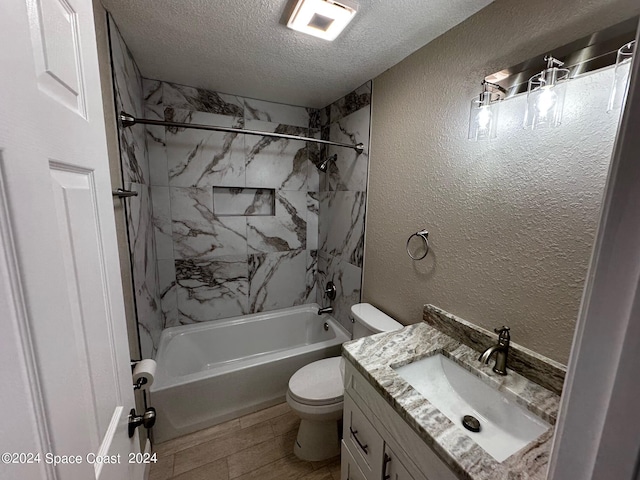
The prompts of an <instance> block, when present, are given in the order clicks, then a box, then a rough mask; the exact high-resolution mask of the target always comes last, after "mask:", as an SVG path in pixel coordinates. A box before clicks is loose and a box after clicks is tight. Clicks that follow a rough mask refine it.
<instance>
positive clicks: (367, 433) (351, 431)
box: [342, 394, 384, 480]
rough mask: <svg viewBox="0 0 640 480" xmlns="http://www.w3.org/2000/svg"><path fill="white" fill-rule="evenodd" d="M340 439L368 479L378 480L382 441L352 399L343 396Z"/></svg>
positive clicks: (382, 448)
mask: <svg viewBox="0 0 640 480" xmlns="http://www.w3.org/2000/svg"><path fill="white" fill-rule="evenodd" d="M342 440H343V442H344V443H345V445H346V447H347V448H348V449H349V451H350V452H351V455H353V458H354V459H355V461H356V463H357V464H358V466H359V467H360V469H361V470H362V471H363V473H364V474H365V477H366V478H368V479H369V480H380V471H381V468H382V454H383V451H384V442H383V440H382V437H381V436H380V434H379V433H378V432H377V431H376V429H375V428H374V427H373V425H372V424H371V422H370V421H369V420H368V419H367V418H366V417H365V415H364V414H363V413H362V410H360V409H359V408H358V407H357V406H356V404H355V403H354V402H353V399H352V398H351V397H350V396H349V395H348V394H345V396H344V419H343V435H342Z"/></svg>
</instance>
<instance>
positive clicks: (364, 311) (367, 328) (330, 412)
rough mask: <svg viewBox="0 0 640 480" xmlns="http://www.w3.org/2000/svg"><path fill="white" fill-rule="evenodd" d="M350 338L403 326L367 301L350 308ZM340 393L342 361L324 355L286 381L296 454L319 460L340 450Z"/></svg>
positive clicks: (341, 404) (342, 384)
mask: <svg viewBox="0 0 640 480" xmlns="http://www.w3.org/2000/svg"><path fill="white" fill-rule="evenodd" d="M351 314H352V316H353V320H354V322H355V323H354V324H353V339H354V340H355V339H358V338H362V337H366V336H369V335H373V334H374V333H380V332H391V331H393V330H399V329H401V328H403V327H404V325H402V324H400V323H398V322H396V321H395V320H394V319H393V318H391V317H389V316H388V315H386V314H385V313H383V312H381V311H380V310H378V309H377V308H376V307H374V306H373V305H371V304H369V303H358V304H357V305H353V306H352V307H351ZM343 395H344V360H343V358H342V357H332V358H325V359H323V360H318V361H317V362H313V363H310V364H309V365H305V366H304V367H302V368H301V369H300V370H298V371H297V372H296V373H294V374H293V376H292V377H291V379H290V380H289V389H288V391H287V403H288V404H289V406H290V407H291V409H292V410H293V411H294V412H295V413H296V414H297V415H298V416H299V417H300V419H301V420H300V428H299V429H298V437H297V438H296V443H295V445H294V447H293V452H294V453H295V454H296V456H297V457H298V458H300V459H302V460H306V461H313V462H315V461H320V460H326V459H328V458H331V457H334V456H336V455H338V454H339V453H340V420H341V419H342V406H343Z"/></svg>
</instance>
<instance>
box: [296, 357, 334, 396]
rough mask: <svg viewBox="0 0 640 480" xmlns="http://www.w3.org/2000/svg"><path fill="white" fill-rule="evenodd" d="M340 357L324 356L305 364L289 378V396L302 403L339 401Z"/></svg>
mask: <svg viewBox="0 0 640 480" xmlns="http://www.w3.org/2000/svg"><path fill="white" fill-rule="evenodd" d="M343 376H344V365H343V363H342V357H333V358H325V359H323V360H318V361H316V362H313V363H310V364H309V365H305V366H304V367H302V368H301V369H300V370H298V371H297V372H296V373H294V374H293V376H292V377H291V378H290V379H289V392H288V394H289V396H290V397H291V398H292V399H293V400H295V401H296V402H298V403H301V404H303V405H311V406H314V405H316V406H321V405H331V404H336V403H341V402H342V400H343V396H344V384H343Z"/></svg>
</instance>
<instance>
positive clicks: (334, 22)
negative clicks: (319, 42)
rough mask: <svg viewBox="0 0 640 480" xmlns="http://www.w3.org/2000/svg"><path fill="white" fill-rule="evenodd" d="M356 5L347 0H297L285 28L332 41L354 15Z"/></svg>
mask: <svg viewBox="0 0 640 480" xmlns="http://www.w3.org/2000/svg"><path fill="white" fill-rule="evenodd" d="M356 10H357V4H355V3H353V2H351V1H349V0H346V1H345V0H341V1H340V2H335V1H333V0H299V1H298V4H297V5H296V7H295V8H294V9H293V13H292V14H291V17H290V18H289V21H288V22H287V27H289V28H291V29H293V30H297V31H299V32H302V33H306V34H309V35H313V36H314V37H319V38H322V39H324V40H329V41H332V40H334V39H335V38H336V37H337V36H338V35H340V32H342V30H344V28H345V27H346V26H347V25H348V24H349V22H350V21H351V20H352V19H353V17H354V16H355V14H356Z"/></svg>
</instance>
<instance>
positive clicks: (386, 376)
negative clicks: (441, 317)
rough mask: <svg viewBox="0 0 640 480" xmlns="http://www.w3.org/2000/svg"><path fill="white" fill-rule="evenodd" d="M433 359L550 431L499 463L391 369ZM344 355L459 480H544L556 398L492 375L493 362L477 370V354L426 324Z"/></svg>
mask: <svg viewBox="0 0 640 480" xmlns="http://www.w3.org/2000/svg"><path fill="white" fill-rule="evenodd" d="M436 353H442V354H444V355H446V356H447V357H449V358H450V359H452V360H454V361H455V362H456V363H458V364H459V365H461V366H462V367H464V368H466V369H467V370H469V371H470V372H472V373H474V374H475V375H476V376H478V377H479V378H480V379H482V380H483V381H484V382H485V383H487V384H489V385H492V386H493V387H494V388H496V389H498V390H500V391H501V392H503V394H504V395H505V396H507V397H509V398H510V399H511V400H514V401H515V402H517V403H518V404H519V405H521V406H522V407H524V408H526V409H528V410H530V411H531V412H533V413H535V414H536V415H538V416H539V417H540V418H542V419H544V420H546V421H547V422H548V423H550V424H551V425H552V427H551V428H549V430H548V431H547V432H545V433H544V434H543V435H542V436H540V437H539V438H538V439H537V440H535V441H533V442H531V443H530V444H529V445H527V446H526V447H524V448H523V449H521V450H520V451H518V452H516V453H514V454H513V455H511V456H510V457H509V458H507V459H506V460H505V461H503V462H502V463H499V462H498V461H496V460H495V459H494V458H493V457H492V456H491V455H489V454H488V453H487V452H485V450H483V449H482V448H481V447H480V446H479V445H478V444H476V443H475V442H474V441H473V440H472V439H471V438H470V437H469V436H467V435H466V434H465V433H464V431H463V430H462V428H460V427H459V426H457V425H454V424H453V422H451V421H450V420H449V419H448V418H447V417H446V416H445V415H444V414H442V413H441V412H440V411H439V410H438V409H437V408H435V407H434V406H433V405H432V404H431V403H429V402H428V401H427V400H426V399H425V398H424V397H423V396H422V395H421V394H420V393H418V392H417V391H416V390H414V389H413V387H411V386H410V385H409V384H408V383H407V382H406V381H405V380H404V379H402V378H401V377H400V376H399V375H397V374H396V373H395V371H394V370H393V369H392V367H399V366H402V365H406V364H408V363H411V362H413V361H416V360H419V359H421V358H424V357H428V356H430V355H433V354H436ZM343 355H344V356H345V357H346V359H347V360H348V361H350V362H351V363H352V364H353V365H354V366H355V367H356V369H357V370H358V371H359V372H360V373H361V374H363V376H364V377H365V378H366V379H367V380H368V381H369V382H370V383H371V385H372V386H373V387H374V388H375V389H376V390H377V391H378V392H379V393H380V394H381V395H382V396H383V398H385V400H386V401H387V402H388V403H389V404H390V405H391V406H392V407H393V408H394V409H395V410H396V411H397V412H398V413H399V414H400V415H401V416H402V417H403V418H404V419H405V421H406V422H407V423H408V424H409V425H410V426H411V427H412V428H413V429H414V430H415V431H416V433H417V434H418V435H419V436H420V437H421V438H422V439H423V440H424V441H425V443H427V445H429V446H430V447H431V448H432V449H433V450H434V451H435V452H436V453H437V454H438V456H439V457H440V458H441V459H442V460H443V461H444V462H445V463H446V464H447V465H448V466H449V467H450V468H451V469H452V471H453V472H454V473H455V474H456V475H457V476H458V478H460V479H468V480H507V479H509V480H513V479H522V480H525V479H530V480H535V479H539V480H544V478H545V476H546V471H547V462H548V460H549V455H550V452H551V442H552V438H553V432H554V430H555V428H554V426H555V422H556V417H557V413H558V407H559V404H560V396H559V395H557V394H556V393H554V392H552V391H550V390H547V389H546V388H544V387H542V386H540V385H538V384H536V383H534V382H532V381H531V380H529V379H527V378H525V377H523V376H522V375H519V374H518V373H516V372H514V371H512V370H509V374H508V375H507V376H500V375H497V374H495V373H494V372H493V371H492V370H491V369H492V368H493V361H491V362H489V365H484V364H481V363H480V362H479V361H478V352H477V351H476V350H473V349H472V348H470V347H468V346H466V345H464V344H463V343H461V342H459V341H457V340H455V339H454V338H452V337H450V336H448V335H446V334H444V333H442V332H440V331H439V330H436V329H435V328H433V327H431V326H429V325H427V324H426V323H419V324H415V325H410V326H408V327H405V328H403V329H402V330H398V331H395V332H389V333H380V334H377V335H373V336H370V337H366V338H361V339H359V340H355V341H352V342H348V343H346V344H344V345H343ZM507 365H508V363H507Z"/></svg>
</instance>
